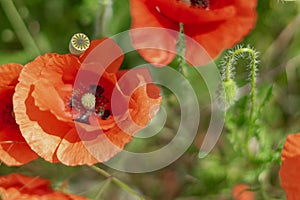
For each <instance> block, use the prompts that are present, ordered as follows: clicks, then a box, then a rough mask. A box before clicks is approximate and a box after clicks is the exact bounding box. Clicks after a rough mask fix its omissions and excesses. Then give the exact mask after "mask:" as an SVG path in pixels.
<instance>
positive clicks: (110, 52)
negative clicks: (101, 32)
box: [79, 38, 124, 73]
mask: <svg viewBox="0 0 300 200" xmlns="http://www.w3.org/2000/svg"><path fill="white" fill-rule="evenodd" d="M79 59H80V61H81V62H82V63H84V64H87V63H96V64H98V65H99V63H101V66H102V67H104V68H105V71H106V72H109V73H116V72H117V71H118V70H119V68H120V66H121V64H122V62H123V59H124V54H123V51H122V49H121V48H120V47H119V46H118V45H117V44H116V43H115V42H114V40H113V39H111V38H104V39H102V40H93V41H92V42H91V45H90V47H89V48H88V49H87V50H86V51H85V52H84V54H82V55H81V56H80V58H79Z"/></svg>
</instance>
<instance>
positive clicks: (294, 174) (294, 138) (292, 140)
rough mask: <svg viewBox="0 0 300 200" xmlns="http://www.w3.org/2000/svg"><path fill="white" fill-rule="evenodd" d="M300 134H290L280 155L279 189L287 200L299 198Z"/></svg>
mask: <svg viewBox="0 0 300 200" xmlns="http://www.w3.org/2000/svg"><path fill="white" fill-rule="evenodd" d="M299 144H300V133H297V134H290V135H289V136H288V137H287V139H286V142H285V144H284V148H283V151H282V153H281V161H282V164H281V167H280V171H279V175H280V179H281V187H282V188H283V189H284V190H285V193H286V198H287V199H288V200H298V199H299V196H300V185H299V182H300V174H299V168H300V146H299Z"/></svg>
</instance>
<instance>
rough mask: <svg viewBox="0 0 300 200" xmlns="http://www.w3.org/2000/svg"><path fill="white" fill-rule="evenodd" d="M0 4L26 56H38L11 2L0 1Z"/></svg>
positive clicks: (38, 53) (8, 0) (10, 0)
mask: <svg viewBox="0 0 300 200" xmlns="http://www.w3.org/2000/svg"><path fill="white" fill-rule="evenodd" d="M0 3H1V5H2V7H3V10H4V12H5V14H6V16H7V18H8V20H9V21H10V23H11V25H12V26H13V28H14V29H15V32H16V34H17V36H18V38H19V40H20V42H21V43H22V45H23V47H24V49H25V51H26V52H27V54H28V55H29V56H32V57H35V56H38V55H40V50H39V48H38V47H37V45H36V43H35V41H34V39H33V38H32V36H31V34H30V33H29V31H28V29H27V27H26V25H25V23H24V21H23V19H22V17H21V16H20V14H19V12H18V11H17V9H16V7H15V5H14V3H13V2H12V0H0Z"/></svg>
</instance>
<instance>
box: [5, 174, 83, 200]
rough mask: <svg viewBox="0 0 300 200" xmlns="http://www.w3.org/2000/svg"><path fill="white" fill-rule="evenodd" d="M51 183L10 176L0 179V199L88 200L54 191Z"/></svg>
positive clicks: (22, 176)
mask: <svg viewBox="0 0 300 200" xmlns="http://www.w3.org/2000/svg"><path fill="white" fill-rule="evenodd" d="M50 184H51V183H50V181H48V180H45V179H41V178H38V177H30V176H24V175H22V174H17V173H14V174H10V175H8V176H2V177H0V197H1V199H3V200H5V199H7V200H38V199H43V200H53V199H59V200H87V198H85V197H81V196H77V195H73V194H64V193H62V192H59V191H55V190H52V188H51V187H50Z"/></svg>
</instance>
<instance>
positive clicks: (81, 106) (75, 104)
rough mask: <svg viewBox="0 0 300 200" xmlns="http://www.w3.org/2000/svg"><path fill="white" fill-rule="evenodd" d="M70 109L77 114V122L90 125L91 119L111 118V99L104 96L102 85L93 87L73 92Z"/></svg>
mask: <svg viewBox="0 0 300 200" xmlns="http://www.w3.org/2000/svg"><path fill="white" fill-rule="evenodd" d="M69 107H70V108H72V110H73V111H74V113H75V121H78V122H82V123H86V124H89V117H90V116H91V115H96V116H98V117H100V118H101V119H102V120H106V119H107V118H108V117H109V116H110V109H109V99H107V98H106V97H105V96H104V88H103V87H102V86H101V85H91V86H90V87H89V88H88V89H85V88H83V89H82V91H81V90H80V89H78V90H76V91H74V92H73V95H72V97H71V99H70V101H69Z"/></svg>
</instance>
